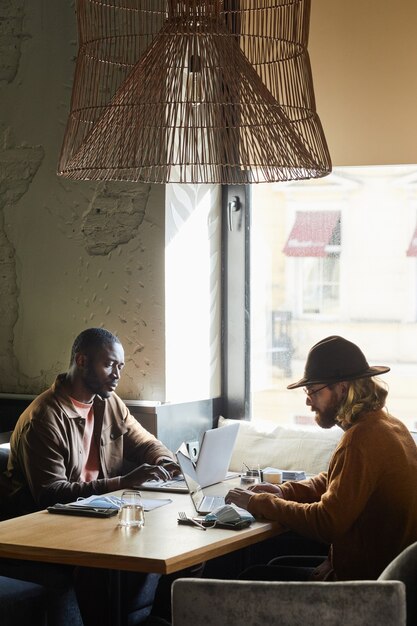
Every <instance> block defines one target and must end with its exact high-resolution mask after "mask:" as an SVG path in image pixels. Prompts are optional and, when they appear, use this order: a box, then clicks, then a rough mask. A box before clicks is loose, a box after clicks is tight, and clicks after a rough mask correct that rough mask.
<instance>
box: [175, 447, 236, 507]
mask: <svg viewBox="0 0 417 626" xmlns="http://www.w3.org/2000/svg"><path fill="white" fill-rule="evenodd" d="M177 459H178V463H179V466H180V468H181V472H182V475H183V476H184V480H185V482H186V483H187V487H188V491H189V493H190V496H191V500H192V501H193V504H194V508H195V510H196V513H197V514H198V515H206V513H211V511H213V510H214V509H215V508H217V507H218V506H223V505H224V503H225V502H224V497H223V496H206V495H205V494H204V492H203V489H202V486H201V485H200V483H199V481H198V476H197V472H196V468H195V467H194V463H193V462H192V460H191V459H190V457H188V456H187V455H185V454H183V453H182V452H181V450H178V452H177Z"/></svg>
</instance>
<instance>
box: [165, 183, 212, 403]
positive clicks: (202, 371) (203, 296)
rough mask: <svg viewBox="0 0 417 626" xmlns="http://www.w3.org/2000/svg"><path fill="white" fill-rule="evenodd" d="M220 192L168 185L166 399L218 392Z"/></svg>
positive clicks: (175, 399) (177, 400)
mask: <svg viewBox="0 0 417 626" xmlns="http://www.w3.org/2000/svg"><path fill="white" fill-rule="evenodd" d="M220 196H221V194H220V189H219V187H215V186H207V185H196V186H194V185H179V184H178V185H177V184H173V185H167V188H166V251H165V284H166V288H165V294H166V302H165V314H166V400H167V401H168V402H185V401H191V400H197V399H205V398H209V397H213V396H216V395H219V394H220V298H221V288H220V285H221V283H220V271H221V254H220V244H221V220H220V208H221V207H220V200H221V198H220Z"/></svg>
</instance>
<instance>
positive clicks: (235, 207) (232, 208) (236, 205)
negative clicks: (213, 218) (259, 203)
mask: <svg viewBox="0 0 417 626" xmlns="http://www.w3.org/2000/svg"><path fill="white" fill-rule="evenodd" d="M241 210H242V203H241V201H240V198H239V196H233V200H231V201H230V202H229V203H228V205H227V223H228V226H229V230H230V231H232V230H233V213H238V212H239V211H241ZM241 227H242V213H240V216H239V222H238V225H237V229H238V230H240V229H241Z"/></svg>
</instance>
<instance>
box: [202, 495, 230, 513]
mask: <svg viewBox="0 0 417 626" xmlns="http://www.w3.org/2000/svg"><path fill="white" fill-rule="evenodd" d="M223 505H224V498H223V496H204V498H203V501H202V503H201V508H203V509H204V510H205V511H213V509H216V508H217V507H218V506H223Z"/></svg>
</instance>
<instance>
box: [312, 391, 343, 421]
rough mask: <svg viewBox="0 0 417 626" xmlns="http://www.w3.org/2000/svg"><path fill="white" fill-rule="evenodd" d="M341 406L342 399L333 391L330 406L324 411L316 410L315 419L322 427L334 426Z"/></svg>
mask: <svg viewBox="0 0 417 626" xmlns="http://www.w3.org/2000/svg"><path fill="white" fill-rule="evenodd" d="M339 408H340V399H339V398H337V396H336V392H335V391H332V397H331V401H330V404H329V406H328V407H327V408H326V409H324V410H323V411H317V410H316V416H315V420H316V423H317V424H318V425H319V426H320V428H332V427H333V426H334V425H335V424H337V419H336V418H337V416H338V413H339Z"/></svg>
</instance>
